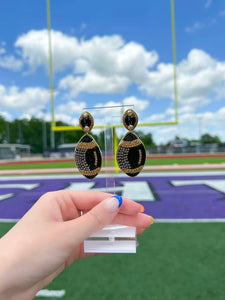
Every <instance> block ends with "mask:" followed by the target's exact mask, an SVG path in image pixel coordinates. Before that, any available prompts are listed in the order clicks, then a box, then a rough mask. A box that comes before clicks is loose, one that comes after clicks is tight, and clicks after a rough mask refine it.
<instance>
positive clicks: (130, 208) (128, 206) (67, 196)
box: [51, 190, 144, 215]
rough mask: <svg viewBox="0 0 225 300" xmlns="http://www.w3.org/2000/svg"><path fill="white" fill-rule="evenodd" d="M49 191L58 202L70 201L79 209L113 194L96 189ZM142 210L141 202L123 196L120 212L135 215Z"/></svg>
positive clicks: (87, 207) (89, 206)
mask: <svg viewBox="0 0 225 300" xmlns="http://www.w3.org/2000/svg"><path fill="white" fill-rule="evenodd" d="M51 193H52V195H53V196H54V198H55V197H57V200H58V201H59V202H60V201H72V202H73V204H74V205H75V206H76V208H77V209H79V210H90V209H92V208H93V207H94V206H96V205H97V204H99V203H100V202H101V201H103V200H104V199H107V198H109V197H111V196H113V194H110V193H103V192H98V191H72V190H61V191H57V192H51ZM143 211H144V207H143V206H142V205H141V204H139V203H137V202H135V201H133V200H130V199H127V198H125V197H123V203H122V205H121V208H120V213H123V214H126V215H135V214H137V213H140V212H143Z"/></svg>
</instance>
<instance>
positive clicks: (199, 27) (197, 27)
mask: <svg viewBox="0 0 225 300" xmlns="http://www.w3.org/2000/svg"><path fill="white" fill-rule="evenodd" d="M205 27H206V24H205V23H202V22H195V23H194V24H193V25H192V26H189V27H185V31H186V32H188V33H191V32H196V31H199V30H202V29H203V28H205Z"/></svg>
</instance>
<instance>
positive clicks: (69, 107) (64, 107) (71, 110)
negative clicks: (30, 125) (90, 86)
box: [56, 101, 86, 115]
mask: <svg viewBox="0 0 225 300" xmlns="http://www.w3.org/2000/svg"><path fill="white" fill-rule="evenodd" d="M85 107H86V103H85V102H77V101H69V102H67V103H65V104H60V105H58V106H57V107H56V113H58V114H59V113H66V114H67V115H74V114H80V113H81V112H82V111H83V109H84V108H85Z"/></svg>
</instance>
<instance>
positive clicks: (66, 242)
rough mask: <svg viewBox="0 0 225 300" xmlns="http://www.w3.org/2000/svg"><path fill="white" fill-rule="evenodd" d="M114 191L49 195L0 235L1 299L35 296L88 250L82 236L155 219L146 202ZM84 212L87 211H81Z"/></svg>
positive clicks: (143, 225)
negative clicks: (119, 197)
mask: <svg viewBox="0 0 225 300" xmlns="http://www.w3.org/2000/svg"><path fill="white" fill-rule="evenodd" d="M111 196H113V195H111V194H106V193H101V192H94V191H57V192H50V193H47V194H44V195H43V196H42V197H41V198H40V199H39V200H38V201H37V202H36V204H35V205H34V206H33V207H32V208H31V209H30V210H29V211H28V212H27V213H26V214H25V216H24V217H23V218H22V219H21V220H20V221H19V222H18V223H17V224H16V225H15V226H14V227H13V228H12V229H11V230H10V231H9V232H8V233H7V234H6V235H5V236H3V237H2V239H1V240H0V258H1V262H2V263H1V266H0V299H9V300H10V299H16V300H20V299H22V300H26V299H29V300H30V299H32V298H33V297H34V296H35V295H36V293H37V292H38V291H39V290H40V289H41V288H43V287H44V286H46V285H47V284H49V283H50V282H51V281H52V280H53V279H54V278H55V277H56V276H57V275H58V274H59V273H60V272H62V270H63V269H64V268H65V267H67V266H69V265H70V264H71V263H72V262H74V261H75V260H77V259H79V258H84V257H89V256H92V255H93V254H85V253H84V247H83V241H84V240H85V239H86V238H87V237H89V236H90V235H91V234H93V233H94V232H96V231H98V230H100V229H102V228H103V227H105V226H106V225H108V224H122V225H128V226H134V227H136V228H137V230H136V231H137V234H140V233H142V232H143V231H144V230H145V229H146V228H148V227H149V226H150V225H151V224H152V223H153V220H154V219H152V218H151V217H149V216H148V215H145V214H142V213H140V212H142V211H143V210H142V206H141V205H139V204H138V203H136V202H134V201H132V200H129V199H126V198H123V202H122V205H121V207H118V206H119V202H118V200H117V199H116V198H115V197H113V198H111ZM81 212H82V213H83V214H82V215H81Z"/></svg>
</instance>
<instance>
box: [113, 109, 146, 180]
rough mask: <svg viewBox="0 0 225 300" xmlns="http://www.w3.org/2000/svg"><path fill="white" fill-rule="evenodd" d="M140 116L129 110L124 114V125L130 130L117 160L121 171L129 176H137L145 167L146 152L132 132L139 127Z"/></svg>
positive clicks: (121, 145)
mask: <svg viewBox="0 0 225 300" xmlns="http://www.w3.org/2000/svg"><path fill="white" fill-rule="evenodd" d="M137 123H138V116H137V114H136V112H135V111H133V110H132V109H128V110H126V111H125V113H124V114H123V124H124V126H125V127H126V128H127V129H128V130H129V132H127V133H126V134H125V135H124V137H123V138H122V139H121V141H120V143H119V146H118V149H117V153H116V159H117V162H118V165H119V167H120V169H121V170H122V171H123V172H124V173H126V174H127V175H128V176H131V177H135V176H137V175H138V174H139V173H140V172H141V170H142V169H143V167H144V164H145V159H146V152H145V147H144V144H143V143H142V141H141V140H140V139H139V137H138V136H137V135H136V134H135V133H134V132H132V130H133V129H134V128H135V127H136V126H137Z"/></svg>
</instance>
